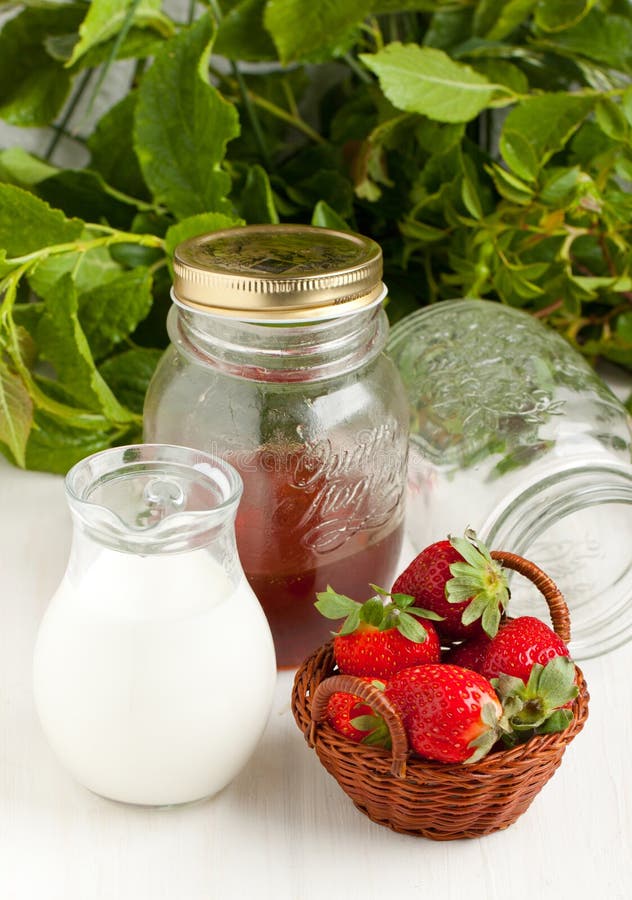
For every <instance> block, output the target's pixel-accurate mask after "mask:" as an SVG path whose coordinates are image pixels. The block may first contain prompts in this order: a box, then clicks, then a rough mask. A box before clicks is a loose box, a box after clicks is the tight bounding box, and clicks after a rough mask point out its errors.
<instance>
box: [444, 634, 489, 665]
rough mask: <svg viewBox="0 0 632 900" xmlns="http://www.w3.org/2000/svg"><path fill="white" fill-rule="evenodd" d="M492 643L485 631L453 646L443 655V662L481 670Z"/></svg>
mask: <svg viewBox="0 0 632 900" xmlns="http://www.w3.org/2000/svg"><path fill="white" fill-rule="evenodd" d="M490 643H491V638H489V637H488V636H487V635H486V634H485V633H484V632H483V634H479V635H477V636H476V637H473V638H470V639H469V641H464V642H463V643H462V644H459V645H458V646H457V647H452V649H451V650H448V651H447V653H444V654H443V656H442V662H444V663H450V665H452V666H462V667H463V668H464V669H472V670H473V671H474V672H481V671H482V669H481V666H482V664H483V660H484V659H485V654H486V653H487V650H488V648H489V645H490Z"/></svg>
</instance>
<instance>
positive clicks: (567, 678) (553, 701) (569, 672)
mask: <svg viewBox="0 0 632 900" xmlns="http://www.w3.org/2000/svg"><path fill="white" fill-rule="evenodd" d="M575 672H576V670H575V664H574V663H573V661H572V660H571V659H569V658H568V657H567V656H555V657H554V658H553V659H551V660H550V661H549V662H548V663H547V664H546V666H544V668H543V670H542V672H541V673H540V677H539V679H538V691H539V693H540V694H541V695H543V696H545V697H546V700H547V703H548V704H549V705H550V706H563V705H564V704H565V703H568V701H569V700H571V699H573V698H574V697H576V696H577V693H578V690H577V686H576V684H575Z"/></svg>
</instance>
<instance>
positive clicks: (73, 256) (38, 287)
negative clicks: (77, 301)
mask: <svg viewBox="0 0 632 900" xmlns="http://www.w3.org/2000/svg"><path fill="white" fill-rule="evenodd" d="M80 238H81V239H86V240H89V239H90V238H91V235H90V233H89V232H88V231H83V232H82V233H81V235H80ZM112 249H114V248H112ZM121 272H122V269H121V267H120V265H119V264H118V263H117V262H115V261H114V260H113V259H112V257H111V255H110V253H109V251H108V249H107V247H94V248H93V249H91V250H86V251H79V250H77V251H69V252H68V253H55V254H53V255H51V256H47V257H44V258H43V259H41V260H39V261H38V263H37V265H36V266H34V267H33V268H32V269H31V271H30V273H29V276H28V281H29V284H30V286H31V288H32V289H33V290H34V291H35V293H36V294H38V295H39V296H40V297H42V298H46V297H48V295H49V294H50V292H51V291H52V290H54V289H55V285H56V283H57V282H58V281H59V279H60V278H62V277H63V276H64V275H66V274H70V273H72V276H73V281H74V283H75V286H76V288H77V291H78V292H79V293H80V294H81V293H84V292H85V291H88V290H90V289H91V288H92V287H93V286H94V285H103V284H105V283H106V282H108V281H112V280H113V279H115V278H118V277H119V275H120V274H121Z"/></svg>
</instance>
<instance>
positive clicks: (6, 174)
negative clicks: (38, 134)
mask: <svg viewBox="0 0 632 900" xmlns="http://www.w3.org/2000/svg"><path fill="white" fill-rule="evenodd" d="M57 172H59V169H56V168H55V166H51V165H49V164H48V163H46V162H44V161H43V160H41V159H39V158H38V157H37V156H33V154H32V153H28V152H27V151H26V150H24V149H23V148H22V147H9V149H8V150H2V151H0V181H6V182H8V183H9V184H15V185H17V186H18V187H23V188H31V187H33V186H34V185H36V184H38V183H39V182H40V181H43V180H44V179H45V178H50V176H51V175H56V174H57Z"/></svg>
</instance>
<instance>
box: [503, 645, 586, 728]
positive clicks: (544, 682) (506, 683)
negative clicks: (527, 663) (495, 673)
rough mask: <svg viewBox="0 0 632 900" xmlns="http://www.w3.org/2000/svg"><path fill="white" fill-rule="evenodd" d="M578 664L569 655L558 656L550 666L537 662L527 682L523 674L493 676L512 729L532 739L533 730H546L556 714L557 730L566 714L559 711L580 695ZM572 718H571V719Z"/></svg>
mask: <svg viewBox="0 0 632 900" xmlns="http://www.w3.org/2000/svg"><path fill="white" fill-rule="evenodd" d="M575 673H576V670H575V665H574V663H573V661H572V660H571V659H569V658H568V657H566V656H556V657H554V658H553V659H551V660H549V662H548V663H547V664H546V666H541V665H540V664H538V663H536V664H535V665H534V666H533V668H532V669H531V673H530V675H529V680H528V682H527V684H525V683H524V682H523V681H522V680H521V679H520V678H514V677H511V676H509V675H501V676H500V677H499V678H495V679H492V685H493V686H494V688H495V689H496V691H497V693H498V696H499V697H500V700H501V702H502V705H503V710H504V713H505V716H506V718H507V719H508V722H509V726H510V728H511V729H512V731H513V732H514V733H515V734H516V735H519V736H520V737H521V739H523V740H524V739H528V737H529V736H530V735H531V734H534V733H538V734H546V733H548V732H547V731H546V730H542V729H546V725H547V722H548V721H549V720H550V719H551V718H552V717H555V718H554V723H553V725H552V726H551V728H552V730H553V731H557V730H559V729H558V727H557V724H560V723H561V722H562V721H563V719H564V716H562V717H560V716H558V715H557V713H559V712H567V711H568V710H561V709H560V707H563V706H565V705H566V704H567V703H569V702H570V701H571V700H573V699H574V698H575V697H576V696H577V686H576V685H575ZM569 721H570V720H569Z"/></svg>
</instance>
